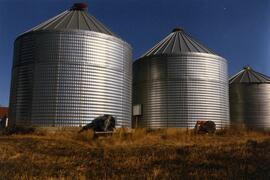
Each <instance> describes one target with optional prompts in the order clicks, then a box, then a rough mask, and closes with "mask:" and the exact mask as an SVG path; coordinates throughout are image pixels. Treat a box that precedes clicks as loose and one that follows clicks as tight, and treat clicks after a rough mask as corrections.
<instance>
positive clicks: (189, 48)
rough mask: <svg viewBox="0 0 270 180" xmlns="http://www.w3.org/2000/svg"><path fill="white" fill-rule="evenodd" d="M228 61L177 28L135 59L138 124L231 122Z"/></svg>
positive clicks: (191, 126)
mask: <svg viewBox="0 0 270 180" xmlns="http://www.w3.org/2000/svg"><path fill="white" fill-rule="evenodd" d="M228 99H229V97H228V76H227V61H226V60H225V59H224V58H222V57H220V56H218V55H215V54H213V53H212V51H211V50H209V49H208V48H206V47H204V46H203V45H202V44H200V43H198V42H197V41H195V40H193V39H192V38H191V37H190V36H188V35H187V34H186V33H185V32H184V31H183V30H182V29H178V30H177V29H176V30H173V32H172V33H171V34H169V35H168V36H167V37H166V38H165V39H163V40H162V41H161V42H160V43H158V44H157V45H155V46H154V48H152V49H150V50H149V51H148V52H147V53H146V54H145V55H144V56H142V57H141V58H140V59H138V60H137V61H135V62H134V64H133V104H142V109H143V110H142V112H143V113H142V116H141V117H140V120H139V126H141V127H150V128H167V127H183V128H193V127H194V126H195V124H196V121H198V120H211V121H214V122H215V123H216V125H217V128H221V127H225V126H227V125H229V102H228Z"/></svg>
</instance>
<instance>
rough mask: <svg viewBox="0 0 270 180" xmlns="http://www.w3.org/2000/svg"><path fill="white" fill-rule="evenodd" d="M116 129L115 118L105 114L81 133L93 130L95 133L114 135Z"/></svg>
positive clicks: (84, 127) (87, 125) (83, 128)
mask: <svg viewBox="0 0 270 180" xmlns="http://www.w3.org/2000/svg"><path fill="white" fill-rule="evenodd" d="M114 129H115V118H114V117H113V116H112V115H108V114H104V115H103V116H99V117H97V118H95V119H94V120H93V121H92V122H91V123H89V124H86V125H85V126H83V127H82V129H81V130H80V131H79V133H81V132H83V131H87V130H93V131H94V132H95V133H99V132H103V133H104V132H107V133H112V132H113V131H114Z"/></svg>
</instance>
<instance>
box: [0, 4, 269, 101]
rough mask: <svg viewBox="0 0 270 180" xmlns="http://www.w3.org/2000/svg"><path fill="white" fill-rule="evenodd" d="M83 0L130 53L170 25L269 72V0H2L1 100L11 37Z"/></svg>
mask: <svg viewBox="0 0 270 180" xmlns="http://www.w3.org/2000/svg"><path fill="white" fill-rule="evenodd" d="M74 2H87V3H88V5H89V12H90V14H92V15H94V16H95V17H96V18H97V19H99V20H100V21H101V22H103V24H105V25H106V26H107V27H109V29H111V30H112V31H113V32H115V33H116V34H118V35H119V36H120V37H121V38H122V39H124V40H125V41H127V42H129V43H130V44H131V45H132V46H133V54H134V59H136V58H137V57H139V56H140V55H142V54H143V53H144V52H145V51H147V50H148V49H149V48H151V47H152V46H153V45H154V44H155V43H157V42H158V41H160V40H161V39H162V38H164V37H165V36H166V35H167V34H168V33H170V32H171V30H172V29H173V28H174V27H182V28H184V29H185V31H186V32H188V33H189V34H190V35H191V36H192V37H194V38H195V39H197V40H199V41H200V42H202V44H204V45H205V46H207V47H209V48H210V49H212V50H214V51H215V52H216V53H217V54H219V55H221V56H223V57H224V58H226V59H227V60H228V62H229V74H230V75H232V74H234V73H236V72H237V71H239V70H240V69H241V68H242V67H243V66H244V65H247V64H249V65H251V66H252V67H253V68H254V69H255V70H257V71H259V72H262V73H265V74H267V75H270V1H269V0H88V1H78V0H77V1H74V0H0V105H8V101H9V88H10V78H11V66H12V57H13V42H14V40H15V38H16V37H17V36H18V35H19V34H21V33H23V32H25V31H26V30H28V29H30V28H32V27H34V26H36V25H38V24H40V23H41V22H43V21H45V20H47V19H49V18H51V17H53V16H55V15H57V14H59V13H60V12H62V11H64V10H66V9H68V8H70V7H71V6H72V4H73V3H74Z"/></svg>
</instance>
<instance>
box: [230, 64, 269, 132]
mask: <svg viewBox="0 0 270 180" xmlns="http://www.w3.org/2000/svg"><path fill="white" fill-rule="evenodd" d="M229 82H230V85H229V89H230V90H229V94H230V116H231V122H232V124H244V125H245V126H247V127H248V128H253V129H257V128H259V129H270V78H269V77H268V76H266V75H263V74H261V73H259V72H256V71H254V70H253V69H252V68H251V67H249V66H246V67H244V69H243V70H241V71H240V72H238V73H237V74H236V75H234V76H233V77H232V78H231V79H230V81H229Z"/></svg>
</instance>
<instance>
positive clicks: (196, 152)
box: [0, 129, 270, 179]
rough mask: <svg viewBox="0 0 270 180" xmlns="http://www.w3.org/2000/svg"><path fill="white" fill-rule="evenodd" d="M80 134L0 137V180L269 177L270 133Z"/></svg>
mask: <svg viewBox="0 0 270 180" xmlns="http://www.w3.org/2000/svg"><path fill="white" fill-rule="evenodd" d="M77 131H78V129H61V130H58V131H51V132H48V130H44V129H43V130H39V131H35V132H32V133H28V134H24V135H23V134H17V135H16V134H13V135H5V136H4V135H2V136H0V179H169V178H170V179H270V133H263V132H261V133H259V132H254V131H247V130H244V129H225V130H220V131H218V132H217V133H216V134H214V135H198V134H194V133H193V132H192V131H186V130H182V129H164V130H146V129H137V130H135V131H134V132H133V133H127V131H126V130H125V129H119V130H118V131H117V133H115V134H114V135H113V136H109V137H99V138H93V132H91V131H89V132H85V133H82V134H78V133H77Z"/></svg>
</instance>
